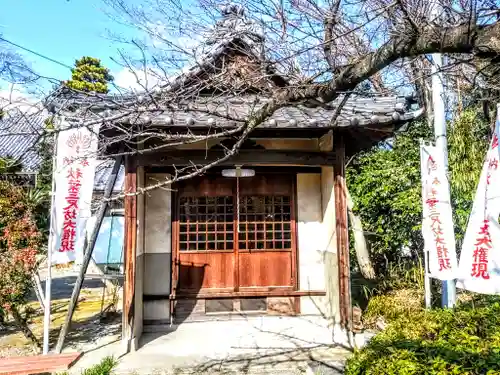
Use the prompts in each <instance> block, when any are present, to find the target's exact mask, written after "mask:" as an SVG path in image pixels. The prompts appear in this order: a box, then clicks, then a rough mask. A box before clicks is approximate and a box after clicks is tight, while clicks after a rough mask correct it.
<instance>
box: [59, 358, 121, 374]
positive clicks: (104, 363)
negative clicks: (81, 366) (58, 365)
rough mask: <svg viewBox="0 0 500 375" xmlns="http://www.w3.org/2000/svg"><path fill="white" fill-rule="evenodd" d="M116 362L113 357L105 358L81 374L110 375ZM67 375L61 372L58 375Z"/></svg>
mask: <svg viewBox="0 0 500 375" xmlns="http://www.w3.org/2000/svg"><path fill="white" fill-rule="evenodd" d="M117 363H118V362H117V361H116V359H114V358H113V357H105V358H103V359H102V360H101V362H99V363H98V364H97V365H94V366H92V367H89V368H88V369H86V370H84V371H83V372H82V375H111V373H112V371H113V369H114V368H115V367H116V364H117ZM68 374H69V373H68V372H67V371H66V372H63V373H60V374H58V375H68Z"/></svg>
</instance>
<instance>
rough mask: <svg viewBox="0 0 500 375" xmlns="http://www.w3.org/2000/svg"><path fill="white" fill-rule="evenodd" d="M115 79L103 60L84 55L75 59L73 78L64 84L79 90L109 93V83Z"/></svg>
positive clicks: (72, 71)
mask: <svg viewBox="0 0 500 375" xmlns="http://www.w3.org/2000/svg"><path fill="white" fill-rule="evenodd" d="M111 81H113V76H112V75H111V74H110V73H109V69H107V68H105V67H103V66H102V65H101V60H99V59H96V58H94V57H89V56H84V57H82V58H81V59H79V60H76V61H75V67H74V68H73V69H72V70H71V79H70V80H69V81H66V82H64V84H65V85H66V86H67V87H69V88H72V89H74V90H78V91H85V92H98V93H103V94H105V93H107V92H108V91H109V90H108V83H109V82H111Z"/></svg>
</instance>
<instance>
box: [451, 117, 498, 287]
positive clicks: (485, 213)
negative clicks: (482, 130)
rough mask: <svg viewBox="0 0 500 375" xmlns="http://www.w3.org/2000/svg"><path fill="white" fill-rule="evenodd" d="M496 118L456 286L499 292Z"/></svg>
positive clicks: (467, 231) (461, 257)
mask: <svg viewBox="0 0 500 375" xmlns="http://www.w3.org/2000/svg"><path fill="white" fill-rule="evenodd" d="M499 126H500V116H499V118H498V119H497V122H496V126H495V133H494V134H493V137H492V140H491V143H490V147H489V149H488V153H487V154H486V160H485V161H484V165H483V169H482V171H481V176H480V178H479V185H478V188H477V192H476V196H475V199H474V205H473V206H472V212H471V215H470V217H469V223H468V225H467V230H466V232H465V237H464V242H463V244H462V253H461V254H460V265H459V272H458V280H457V287H459V288H462V289H467V290H470V291H472V292H478V293H484V294H500V228H499V225H498V215H499V214H500V170H498V164H499V150H498V139H499Z"/></svg>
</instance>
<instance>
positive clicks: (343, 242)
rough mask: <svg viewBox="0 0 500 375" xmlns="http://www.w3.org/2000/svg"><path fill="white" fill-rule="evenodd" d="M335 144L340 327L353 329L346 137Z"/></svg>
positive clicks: (336, 139) (338, 137) (339, 137)
mask: <svg viewBox="0 0 500 375" xmlns="http://www.w3.org/2000/svg"><path fill="white" fill-rule="evenodd" d="M334 142H335V153H336V158H335V165H334V171H333V172H334V177H335V181H334V184H335V221H336V223H335V227H336V228H335V230H336V232H337V254H338V264H339V304H340V326H341V328H342V329H345V330H348V331H350V329H351V310H352V307H351V275H350V265H349V232H348V222H347V194H346V182H345V144H344V137H343V136H342V135H338V136H337V137H335V139H334Z"/></svg>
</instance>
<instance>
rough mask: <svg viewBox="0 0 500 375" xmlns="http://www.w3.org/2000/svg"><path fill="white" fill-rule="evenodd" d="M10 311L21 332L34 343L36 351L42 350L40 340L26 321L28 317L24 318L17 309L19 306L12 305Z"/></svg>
mask: <svg viewBox="0 0 500 375" xmlns="http://www.w3.org/2000/svg"><path fill="white" fill-rule="evenodd" d="M10 313H11V314H12V317H13V318H14V322H15V324H16V326H17V327H18V328H19V329H20V330H21V332H22V333H23V334H24V336H25V337H26V338H27V339H28V340H30V341H31V342H32V343H33V346H34V349H35V351H36V352H38V351H40V349H41V345H40V341H38V339H37V338H36V336H35V335H34V334H33V332H32V331H31V329H30V327H28V323H27V322H26V319H24V318H23V317H22V316H21V314H20V313H19V311H18V310H17V307H15V306H12V307H11V309H10Z"/></svg>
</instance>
